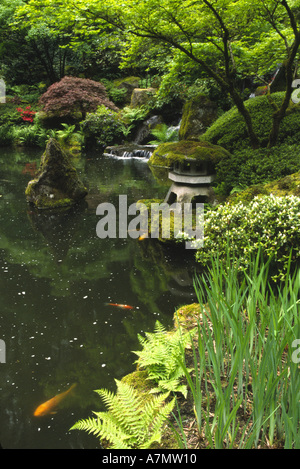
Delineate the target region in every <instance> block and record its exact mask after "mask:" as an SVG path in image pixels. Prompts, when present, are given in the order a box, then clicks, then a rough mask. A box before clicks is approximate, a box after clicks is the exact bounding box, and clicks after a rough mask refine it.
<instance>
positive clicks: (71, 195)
mask: <svg viewBox="0 0 300 469" xmlns="http://www.w3.org/2000/svg"><path fill="white" fill-rule="evenodd" d="M25 195H26V199H27V201H28V202H29V203H31V204H33V205H35V206H36V207H37V208H39V209H49V208H60V207H67V206H70V205H73V204H74V203H75V202H77V201H79V200H80V199H83V198H84V197H85V196H86V195H87V189H86V188H85V187H84V185H83V183H82V182H81V181H80V179H79V177H78V175H77V171H76V169H75V168H74V167H73V165H72V164H71V162H70V160H69V157H68V156H67V154H66V153H65V152H64V151H63V150H62V148H61V146H60V145H59V143H58V142H57V141H56V140H55V139H53V138H51V139H50V140H49V141H48V143H47V146H46V150H45V152H44V154H43V155H42V158H41V164H40V168H39V170H38V173H37V175H36V177H35V178H34V179H32V180H31V181H29V183H28V186H27V188H26V191H25Z"/></svg>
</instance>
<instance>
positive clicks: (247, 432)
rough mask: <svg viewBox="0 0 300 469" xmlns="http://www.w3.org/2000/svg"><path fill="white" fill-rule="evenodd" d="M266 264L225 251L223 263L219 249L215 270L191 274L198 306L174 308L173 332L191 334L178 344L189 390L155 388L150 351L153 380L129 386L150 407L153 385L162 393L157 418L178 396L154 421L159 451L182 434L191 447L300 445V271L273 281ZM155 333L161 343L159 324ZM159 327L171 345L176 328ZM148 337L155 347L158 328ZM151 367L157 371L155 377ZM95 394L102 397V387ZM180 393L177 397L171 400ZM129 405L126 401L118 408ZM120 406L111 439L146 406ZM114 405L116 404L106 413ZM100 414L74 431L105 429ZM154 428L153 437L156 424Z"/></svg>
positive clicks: (155, 363) (178, 359)
mask: <svg viewBox="0 0 300 469" xmlns="http://www.w3.org/2000/svg"><path fill="white" fill-rule="evenodd" d="M269 265H270V263H269V262H262V260H261V257H260V255H258V256H257V257H256V258H254V259H253V262H252V263H251V269H250V271H249V272H248V273H245V272H241V271H240V269H239V268H238V261H237V262H232V260H231V258H230V256H229V255H227V258H226V263H225V264H224V263H223V262H220V259H219V258H218V257H217V256H213V257H212V259H211V267H210V268H209V269H208V270H206V272H205V273H203V274H202V275H200V276H198V277H197V278H196V279H195V291H196V293H197V297H198V301H199V303H198V304H194V305H189V306H183V307H182V308H179V310H178V311H177V313H176V314H175V323H176V331H177V332H173V334H177V333H178V331H180V333H181V334H183V335H185V334H186V332H187V331H190V332H191V335H190V344H189V345H188V344H187V343H186V342H185V343H183V342H182V343H181V350H180V353H177V357H176V363H177V366H178V367H180V368H181V371H182V372H183V373H184V375H185V385H186V386H187V389H188V394H187V396H186V397H185V396H183V395H182V394H181V393H179V394H178V393H176V389H175V390H174V392H172V395H173V396H171V395H170V396H169V397H168V396H167V395H166V394H162V392H159V390H158V389H155V390H154V388H155V387H157V384H158V382H159V379H161V375H160V374H159V373H158V372H157V367H159V363H158V362H159V360H158V359H157V358H156V359H155V357H154V356H153V355H152V361H151V358H149V360H148V363H147V366H145V368H146V371H147V370H148V373H146V377H147V378H148V380H150V375H151V380H150V381H149V382H148V391H145V390H143V389H141V388H139V387H137V386H136V383H137V382H138V380H137V379H135V380H134V381H135V383H134V384H132V385H131V387H130V386H129V388H127V390H128V392H129V390H130V389H131V391H130V392H132V393H133V394H134V392H135V391H134V389H135V388H136V389H137V390H140V393H141V395H143V404H142V405H143V406H145V412H146V413H147V414H148V413H149V409H151V412H152V411H153V408H154V407H153V404H152V402H153V400H152V399H153V391H154V392H155V395H156V396H157V397H158V396H164V399H162V400H161V402H160V405H161V407H160V409H161V410H158V409H156V411H153V412H154V414H152V418H153V422H155V423H156V422H157V420H158V418H160V417H161V412H163V410H165V408H166V407H165V406H166V405H167V403H170V402H172V406H171V407H169V408H168V418H167V416H166V415H165V418H164V419H161V420H160V426H159V428H158V427H157V426H156V425H155V426H153V431H154V430H155V432H158V433H156V438H154V439H153V441H152V443H153V442H154V441H156V443H155V447H156V448H157V447H160V448H162V447H165V448H168V447H170V441H172V444H173V445H174V441H176V444H175V446H176V447H178V448H190V449H197V448H214V449H217V448H258V447H260V448H300V415H299V412H300V409H299V398H300V375H299V365H298V363H299V360H300V358H299V349H298V348H297V346H298V344H299V341H300V323H299V290H300V271H299V270H296V271H295V272H294V274H291V273H290V269H288V272H287V275H286V277H285V280H284V282H283V283H281V285H280V286H276V285H274V283H272V282H271V280H270V272H269ZM157 332H158V336H157V340H158V341H159V344H160V345H159V346H160V348H161V347H162V346H163V345H162V342H161V340H162V335H161V334H162V332H163V331H162V330H161V329H159V330H158V331H157ZM163 333H164V337H165V342H166V344H167V342H168V341H169V340H170V332H167V331H164V332H163ZM179 337H180V336H179ZM151 341H152V346H153V347H155V334H154V336H151ZM179 343H180V342H179ZM144 345H147V341H146V342H145V344H144ZM177 346H178V345H177ZM141 355H142V354H141ZM155 367H156V373H152V374H151V370H153V369H155ZM143 373H144V371H143ZM144 380H145V378H144ZM127 386H128V385H127ZM151 391H152V392H151ZM97 392H99V391H97ZM99 394H101V395H103V396H104V395H105V393H103V391H101V393H100V392H99ZM151 396H152V397H151ZM119 397H120V395H118V398H119ZM174 397H175V404H174V402H173V401H171V400H170V399H171V398H173V399H174ZM110 398H112V394H111V395H110ZM149 399H150V400H149ZM106 402H108V400H107V399H106ZM126 404H128V400H127V398H125V402H123V404H122V405H125V406H126ZM122 405H121V404H120V402H119V401H118V406H119V410H118V418H117V419H114V420H113V422H114V426H113V427H111V428H110V431H111V433H110V434H109V438H108V441H109V440H110V442H112V444H114V439H115V438H117V437H118V438H120V435H121V434H123V436H124V439H125V440H124V442H123V443H124V444H125V443H126V444H127V443H128V441H129V436H128V435H127V436H126V432H124V428H130V431H131V433H132V432H134V428H135V427H134V426H132V425H131V423H132V422H135V421H136V419H138V420H139V418H138V414H139V413H140V412H141V408H140V407H138V408H137V407H131V412H129V413H127V414H125V413H123V414H122V413H121V411H120V409H121V408H123V407H122ZM112 409H113V408H112V407H111V406H110V408H109V413H110V414H111V413H112ZM135 409H136V411H135ZM171 409H173V410H171ZM127 410H128V409H127ZM113 412H115V409H114V411H113ZM142 413H143V412H142ZM155 415H157V416H158V418H157V419H156V418H154V417H155ZM96 416H97V418H96V419H88V420H87V421H85V422H83V421H81V422H78V423H77V424H76V425H74V427H73V429H81V430H87V431H89V432H93V433H95V434H96V435H98V436H99V435H101V431H102V428H103V425H104V424H105V422H106V420H107V414H103V413H96ZM110 418H111V415H110ZM136 427H138V428H140V426H138V425H136ZM148 431H150V434H151V438H153V435H152V433H151V425H149V426H148V427H147V432H148ZM122 432H123V433H122ZM147 435H148V433H147ZM105 436H106V438H107V434H106V435H105ZM131 437H132V435H131ZM131 437H130V438H131ZM136 437H137V435H136ZM105 441H106V445H108V447H110V446H109V443H108V442H107V440H105ZM132 441H135V442H136V441H137V438H136V439H135V440H132ZM149 441H150V440H149ZM119 444H120V443H119ZM131 447H133V448H138V447H139V446H138V445H136V444H133V445H132V446H131ZM150 447H151V445H150Z"/></svg>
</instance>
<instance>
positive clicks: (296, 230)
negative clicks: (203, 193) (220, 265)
mask: <svg viewBox="0 0 300 469" xmlns="http://www.w3.org/2000/svg"><path fill="white" fill-rule="evenodd" d="M228 249H229V252H230V254H231V255H232V256H234V255H235V257H236V258H237V259H238V262H239V265H240V268H241V269H244V268H247V266H248V265H249V262H251V256H252V257H253V255H256V254H257V252H258V250H259V249H260V250H261V252H262V254H263V255H264V256H265V257H266V258H269V257H272V259H273V260H274V261H275V262H276V266H277V268H278V272H279V274H280V275H281V276H282V275H284V271H285V269H286V267H287V263H288V259H289V255H290V252H291V249H292V250H293V252H292V256H293V257H292V258H293V260H296V259H299V257H300V198H299V197H296V196H285V197H275V196H273V195H270V196H264V197H255V198H254V199H253V201H252V202H250V203H249V204H247V205H246V204H243V203H242V202H240V203H238V204H236V205H230V204H229V203H226V204H224V205H220V206H218V207H217V208H216V209H215V210H211V211H210V212H208V213H206V215H205V220H204V245H203V248H202V249H199V250H198V251H197V254H196V258H197V260H198V261H199V262H201V263H202V264H204V265H205V264H207V263H209V261H210V259H211V256H212V255H214V254H218V255H219V257H220V258H222V256H223V255H225V254H226V253H227V252H228Z"/></svg>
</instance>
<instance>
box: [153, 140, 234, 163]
mask: <svg viewBox="0 0 300 469" xmlns="http://www.w3.org/2000/svg"><path fill="white" fill-rule="evenodd" d="M186 158H194V159H195V160H197V161H199V162H200V161H201V162H207V163H209V164H211V165H212V166H214V165H215V164H217V163H218V162H219V161H220V160H221V159H223V158H230V153H229V152H228V151H226V150H225V149H224V148H222V147H220V146H218V145H213V144H211V143H209V142H205V141H203V142H194V141H191V140H181V141H180V142H171V143H163V144H161V145H159V146H158V147H157V148H156V150H155V151H154V152H153V154H152V155H151V157H150V159H149V165H153V166H163V167H167V168H171V167H172V166H173V164H174V163H175V162H182V161H184V160H185V159H186Z"/></svg>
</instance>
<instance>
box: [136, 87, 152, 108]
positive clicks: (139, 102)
mask: <svg viewBox="0 0 300 469" xmlns="http://www.w3.org/2000/svg"><path fill="white" fill-rule="evenodd" d="M156 91H157V90H156V89H155V88H136V89H134V90H133V92H132V95H131V103H130V105H131V107H139V106H143V105H144V104H147V103H148V102H149V101H150V99H151V98H152V96H153V95H154V94H155V93H156Z"/></svg>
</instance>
